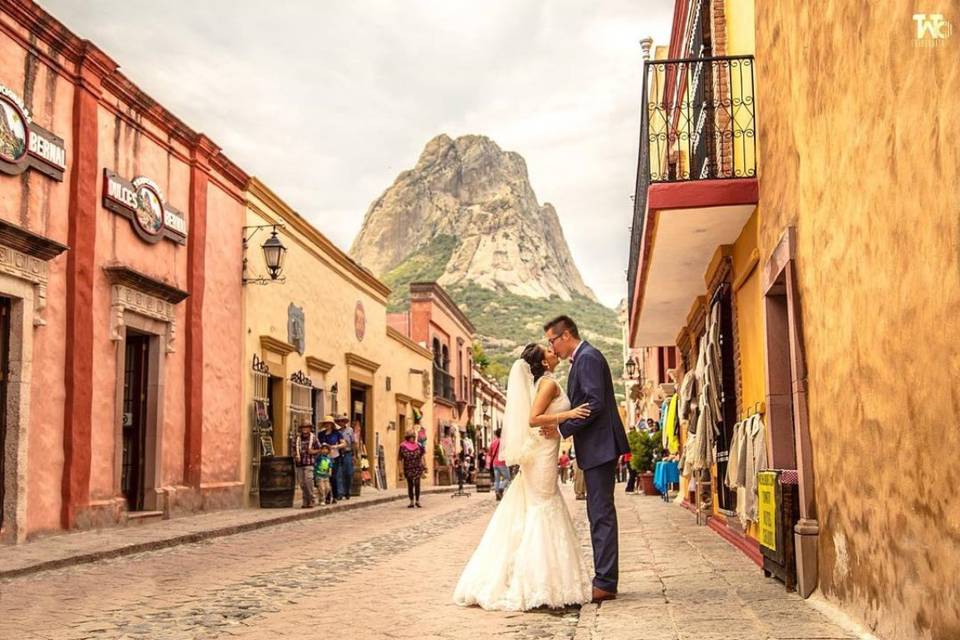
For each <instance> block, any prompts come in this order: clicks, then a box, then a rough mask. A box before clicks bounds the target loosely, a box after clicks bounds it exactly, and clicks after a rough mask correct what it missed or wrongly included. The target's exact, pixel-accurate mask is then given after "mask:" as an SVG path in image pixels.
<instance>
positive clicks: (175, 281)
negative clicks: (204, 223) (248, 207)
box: [0, 4, 246, 535]
mask: <svg viewBox="0 0 960 640" xmlns="http://www.w3.org/2000/svg"><path fill="white" fill-rule="evenodd" d="M39 25H43V26H42V27H40V26H39ZM31 30H32V32H31ZM28 48H32V50H33V51H38V52H39V53H40V55H37V54H31V55H30V57H29V60H28V56H27V54H26V51H27V49H28ZM84 55H89V56H91V58H96V62H95V63H94V64H92V65H90V66H88V67H84V69H85V70H86V71H85V73H86V74H88V79H91V77H92V76H97V77H96V78H93V82H94V84H96V83H100V82H102V88H103V94H102V96H101V97H100V99H99V106H98V107H97V108H96V116H95V118H94V117H93V115H92V114H93V110H88V111H87V112H85V113H89V114H91V117H89V118H87V117H85V116H84V117H81V118H80V122H79V126H80V130H81V131H90V132H91V133H93V134H94V137H95V138H96V140H97V154H96V165H97V166H96V169H97V172H98V173H97V176H96V180H97V184H98V185H100V184H101V182H102V172H103V169H104V168H107V169H110V170H112V171H115V172H116V173H118V174H119V175H120V176H121V177H123V178H125V179H128V180H129V179H132V178H134V177H136V176H140V175H143V176H146V177H149V178H150V179H151V180H153V181H154V182H155V183H157V185H159V187H160V188H161V190H162V191H163V196H164V200H165V201H166V202H167V203H169V204H171V205H172V206H173V207H175V208H176V209H178V210H180V211H182V212H183V213H184V215H185V216H187V218H188V219H187V227H188V242H189V241H190V236H189V232H190V220H189V217H190V204H191V203H190V158H191V154H192V153H193V147H194V146H197V145H199V144H200V142H199V140H200V138H199V136H198V134H196V133H195V132H193V131H192V130H190V129H189V128H188V127H187V126H186V125H185V124H184V123H182V122H180V121H179V120H177V119H176V118H175V116H173V115H172V114H170V113H169V112H167V111H166V110H165V109H163V107H162V106H161V105H159V104H158V103H155V102H154V101H152V99H150V98H149V97H146V96H143V94H142V93H141V92H140V90H139V89H138V88H137V87H135V86H134V85H132V83H131V82H130V81H129V80H128V79H126V78H125V77H123V76H122V75H120V74H119V73H117V72H116V71H114V70H112V69H113V67H112V66H111V62H112V61H110V60H109V59H108V58H106V57H105V56H103V54H102V53H100V52H99V51H97V50H96V48H95V47H94V46H93V45H89V43H84V42H82V41H81V40H80V39H79V38H77V37H76V36H75V35H74V34H72V33H70V32H69V30H67V29H66V28H65V27H63V26H62V25H60V24H59V23H57V22H56V20H55V19H54V18H52V17H51V16H49V15H48V14H45V13H44V12H43V10H42V9H41V8H39V7H37V6H36V5H27V4H25V5H19V4H18V5H11V6H10V7H7V6H5V8H4V10H3V11H0V83H2V84H3V85H5V86H6V87H8V88H9V89H11V90H12V91H14V92H16V93H18V94H20V95H21V97H22V98H23V100H24V102H25V104H26V106H27V108H28V109H29V111H30V113H31V115H32V117H33V120H34V121H35V122H37V123H38V124H39V125H40V126H42V127H44V128H45V129H47V130H49V131H51V132H53V133H54V134H55V135H57V136H59V137H61V138H63V139H64V142H65V147H66V153H67V169H66V172H65V175H64V180H63V182H58V181H56V180H53V179H51V178H49V177H47V176H44V175H42V174H40V173H38V172H36V171H32V170H28V171H27V172H25V173H23V174H22V175H19V176H9V175H6V174H0V218H2V219H3V220H6V221H9V222H12V223H14V224H17V225H19V226H21V227H24V228H26V229H28V230H30V231H32V232H34V233H37V234H40V235H42V236H45V237H47V238H49V239H52V240H55V241H57V242H60V243H63V244H69V242H70V241H69V238H70V237H71V232H70V228H69V224H70V219H71V218H70V213H69V212H70V210H71V209H70V208H71V207H75V206H76V205H77V202H80V201H79V200H77V201H72V200H71V198H72V197H73V196H72V195H71V194H73V193H78V192H79V193H84V191H83V190H82V189H83V187H79V188H78V187H77V184H78V183H80V184H82V185H84V186H86V187H89V185H90V184H91V180H92V179H93V176H92V171H89V170H88V171H86V172H84V173H83V175H80V174H77V176H76V178H78V179H77V180H75V181H74V182H71V172H72V164H73V162H72V161H73V159H74V154H75V153H76V152H77V151H78V150H77V149H75V148H74V147H75V145H74V144H73V135H74V131H75V126H77V123H75V122H74V119H75V117H77V113H78V111H76V109H75V104H74V103H75V98H76V95H77V94H76V90H75V87H74V84H73V82H74V81H75V76H74V74H75V73H77V72H78V70H79V69H80V68H81V59H82V56H84ZM90 74H92V76H91V75H90ZM98 74H103V76H102V77H100V76H99V75H98ZM121 114H122V115H121ZM86 139H87V140H90V139H91V138H90V136H88V137H87V138H86ZM206 144H209V141H207V143H206ZM210 149H212V151H211V152H212V154H213V155H214V156H215V161H214V162H213V168H211V169H210V175H211V179H210V183H209V189H208V194H207V201H208V205H207V206H208V213H207V215H208V229H207V237H206V242H205V244H204V246H205V247H206V260H205V262H204V264H203V265H202V268H203V269H204V270H205V273H204V275H203V278H205V280H206V287H205V292H206V297H205V301H204V306H203V309H202V310H201V314H202V319H203V323H204V326H205V328H206V331H204V334H203V335H204V339H205V341H206V343H205V344H204V349H203V351H204V356H205V360H204V362H203V367H202V369H203V370H202V384H203V388H204V401H205V403H206V404H205V405H203V406H202V407H201V411H202V416H203V434H204V438H205V442H204V445H203V447H202V451H203V459H202V469H203V474H204V477H203V480H204V482H229V481H236V480H238V479H239V464H240V450H241V446H240V445H241V438H242V437H243V435H245V432H244V431H243V430H242V428H241V419H240V404H241V379H240V377H239V375H238V371H239V370H240V368H239V367H240V364H241V360H242V341H241V337H242V336H241V331H242V330H241V323H242V316H241V302H240V301H241V286H240V272H241V262H242V256H241V243H240V227H241V225H242V218H243V212H244V206H243V202H242V197H241V195H242V190H243V188H244V186H245V183H246V175H245V174H244V173H243V172H242V171H241V170H240V169H238V168H237V167H235V166H233V165H232V164H231V163H230V162H229V160H227V159H225V158H223V157H222V156H218V155H217V153H218V152H217V150H216V148H215V146H214V147H209V148H208V150H210ZM80 151H82V150H80ZM92 165H93V161H92V160H91V162H90V163H89V164H88V165H87V166H88V167H92ZM86 193H88V194H89V193H90V191H89V189H88V190H87V191H86ZM101 199H102V197H101V188H100V187H99V186H98V187H97V189H96V203H93V202H91V201H88V200H87V199H86V198H84V199H83V203H85V205H86V206H87V207H88V208H87V210H88V211H92V209H90V208H89V207H90V206H95V207H96V208H95V214H96V215H95V220H94V225H95V235H96V241H95V247H94V249H93V253H92V256H91V253H89V251H88V252H86V253H83V254H82V255H85V256H87V257H88V259H92V262H93V265H94V268H93V273H92V282H93V300H92V318H93V319H92V323H93V326H92V333H93V345H92V349H93V367H92V370H91V372H90V374H89V376H83V379H82V380H79V381H77V382H75V384H74V388H76V387H77V385H82V386H86V385H89V386H87V390H91V391H92V397H93V402H92V406H91V407H90V413H89V416H88V417H89V419H90V434H89V439H86V437H83V439H82V441H81V442H79V444H76V443H75V444H74V446H73V447H72V449H71V447H70V446H68V444H67V443H66V442H65V438H64V432H65V426H66V427H67V429H68V430H69V429H70V428H71V425H74V424H79V423H80V422H81V421H83V420H85V419H86V417H85V416H84V415H83V411H84V409H83V406H82V403H79V404H77V405H76V408H77V410H79V411H80V414H79V415H80V420H74V421H71V423H70V424H68V425H65V415H67V412H66V410H65V405H66V402H67V394H66V383H65V371H66V370H67V369H68V368H69V367H68V365H69V363H68V362H67V361H66V358H67V357H68V350H67V345H66V339H67V338H66V336H67V330H68V327H69V326H70V325H69V320H70V319H68V318H67V299H68V291H67V283H68V282H74V281H76V280H72V279H71V278H77V275H76V274H77V271H76V270H74V272H73V275H72V276H71V274H69V273H68V272H67V263H68V256H69V255H71V254H69V252H67V253H64V254H62V255H60V256H59V257H57V258H54V259H52V260H51V261H50V262H49V263H48V266H49V282H48V286H47V306H46V309H45V310H44V311H43V317H44V318H45V319H46V322H47V325H46V326H43V327H37V328H35V329H33V330H32V333H31V337H32V371H31V378H30V380H25V382H28V383H29V385H30V393H31V400H30V416H29V424H28V425H27V429H26V433H27V438H28V440H29V441H28V443H27V446H28V456H29V460H27V463H26V470H27V488H26V501H27V512H26V522H25V523H22V522H21V523H20V524H22V525H24V527H25V529H26V532H27V534H28V535H34V534H36V533H40V532H43V531H48V530H53V529H59V528H60V527H61V526H62V525H63V522H64V521H65V520H64V518H67V521H69V522H74V521H73V520H72V517H71V516H66V515H65V511H64V510H63V505H64V498H63V496H64V493H63V491H64V481H65V469H66V468H67V467H66V466H65V464H66V463H65V459H66V457H67V454H69V455H70V456H71V457H70V460H73V461H74V467H73V468H77V465H78V464H79V465H80V467H79V468H81V469H83V470H85V469H86V464H87V463H86V458H85V452H86V451H89V452H90V459H89V472H90V478H89V487H87V486H86V481H85V479H84V476H85V471H84V472H81V473H79V474H77V475H75V476H73V475H71V476H70V478H69V481H70V484H71V487H73V486H74V484H76V485H77V487H79V489H78V491H77V492H76V496H75V499H74V501H72V502H71V504H73V505H75V506H77V507H79V508H81V509H82V508H83V507H85V506H87V505H86V501H88V500H89V502H109V501H112V500H116V499H117V498H119V491H118V487H117V486H116V477H117V473H116V471H117V470H116V469H115V459H116V455H117V451H118V448H119V446H120V443H118V442H117V441H116V432H117V426H118V422H117V421H118V416H119V407H117V406H116V405H117V399H116V398H117V388H118V374H119V373H120V372H118V371H117V352H118V349H119V346H120V343H118V342H114V341H113V340H111V328H112V322H113V319H112V317H111V316H112V313H111V285H110V283H109V281H108V280H107V277H106V275H105V274H104V272H103V270H102V268H103V267H104V266H106V265H110V264H117V263H119V264H122V265H124V266H126V267H129V268H132V269H134V270H136V271H139V272H141V273H143V274H146V275H148V276H150V277H151V278H153V279H156V280H160V281H162V282H164V283H166V284H169V285H172V286H173V287H176V288H178V289H183V290H188V291H189V287H190V279H189V277H188V276H189V274H188V272H187V252H188V247H187V246H184V245H178V244H175V243H173V242H170V241H168V240H165V239H164V240H161V241H160V242H158V243H156V244H152V245H151V244H148V243H146V242H144V241H143V240H141V239H140V237H139V236H137V235H136V234H135V233H134V231H133V229H132V227H131V223H130V221H129V220H127V219H126V218H124V217H121V216H119V215H117V214H115V213H113V212H111V211H109V210H107V209H105V208H104V207H103V206H102V204H101ZM86 228H89V227H86ZM77 255H80V254H77ZM86 273H88V272H86ZM83 277H86V276H83ZM81 279H82V278H81ZM201 280H202V278H201ZM87 282H89V280H87ZM3 293H4V292H3V291H2V290H0V295H3ZM88 304H89V303H88ZM90 308H91V307H86V309H90ZM175 316H176V328H177V333H176V340H175V342H174V349H175V351H174V353H169V354H167V353H163V352H162V351H163V350H162V349H161V355H160V357H161V358H162V362H163V365H162V369H163V374H164V376H163V379H162V381H161V384H162V391H163V392H162V397H160V398H159V402H160V403H161V405H162V407H161V415H162V422H161V423H160V424H159V425H158V429H159V430H160V432H161V433H160V442H161V448H160V450H159V451H158V453H157V461H158V464H159V466H160V470H159V475H160V483H161V488H163V487H168V488H173V487H175V486H178V485H182V484H183V480H184V441H185V424H186V414H185V397H184V396H185V387H184V381H185V377H186V366H187V365H186V354H185V339H184V338H185V330H186V325H187V317H186V303H185V302H181V303H179V304H178V305H176V307H175ZM71 317H73V316H71ZM87 322H88V323H89V319H88V320H87ZM86 326H87V327H89V326H90V325H89V324H87V325H86ZM87 362H88V363H89V361H87ZM80 370H82V367H81V369H80ZM197 379H198V380H200V379H201V376H199V375H198V376H197ZM71 406H74V405H71ZM71 415H72V414H71ZM72 432H73V433H77V434H81V435H82V434H83V433H84V430H83V429H78V430H75V431H72ZM78 452H79V453H78ZM8 472H12V470H9V469H8ZM67 475H70V474H67ZM87 489H88V490H89V491H88V492H87V491H86V490H87ZM7 498H10V496H7Z"/></svg>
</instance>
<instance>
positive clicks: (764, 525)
mask: <svg viewBox="0 0 960 640" xmlns="http://www.w3.org/2000/svg"><path fill="white" fill-rule="evenodd" d="M777 507H778V505H777V472H776V471H760V472H758V473H757V518H758V520H759V522H758V524H759V527H760V544H762V545H763V546H765V547H766V548H768V549H770V550H771V551H776V550H777Z"/></svg>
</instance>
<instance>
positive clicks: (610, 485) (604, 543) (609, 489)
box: [582, 460, 620, 593]
mask: <svg viewBox="0 0 960 640" xmlns="http://www.w3.org/2000/svg"><path fill="white" fill-rule="evenodd" d="M616 472H617V461H616V460H611V461H610V462H607V463H605V464H602V465H600V466H599V467H594V468H592V469H586V470H584V471H583V472H582V473H583V474H584V479H585V480H586V481H587V518H588V519H589V520H590V538H591V541H592V542H593V569H594V574H595V577H594V579H593V586H595V587H597V588H598V589H603V590H604V591H610V592H613V593H616V591H617V580H618V578H619V573H620V571H619V555H620V549H619V547H620V535H619V531H618V529H617V510H616V507H615V506H614V503H613V492H614V489H615V488H616Z"/></svg>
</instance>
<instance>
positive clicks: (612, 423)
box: [541, 316, 630, 602]
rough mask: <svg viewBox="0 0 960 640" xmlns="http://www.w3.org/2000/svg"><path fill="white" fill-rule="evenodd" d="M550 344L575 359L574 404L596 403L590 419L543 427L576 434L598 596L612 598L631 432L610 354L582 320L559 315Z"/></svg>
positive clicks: (550, 327)
mask: <svg viewBox="0 0 960 640" xmlns="http://www.w3.org/2000/svg"><path fill="white" fill-rule="evenodd" d="M543 331H544V334H545V335H546V338H547V342H549V343H550V347H551V348H552V349H553V350H554V352H555V353H556V354H557V355H558V356H560V357H561V358H570V376H569V379H568V380H567V395H568V396H570V404H571V405H572V406H574V407H579V406H580V405H582V404H585V403H586V404H589V405H590V415H589V416H587V417H586V418H579V419H576V420H567V421H566V422H563V423H561V424H560V425H558V426H547V427H543V428H542V429H541V432H542V433H543V435H545V436H547V437H558V435H557V434H558V432H559V434H560V435H562V436H563V437H564V438H569V437H570V436H573V444H574V447H576V449H577V463H578V464H579V465H580V468H581V469H582V470H583V474H584V479H585V480H586V482H587V518H588V519H589V520H590V538H591V540H592V542H593V566H594V574H595V577H594V579H593V601H594V602H601V601H603V600H612V599H613V598H615V597H616V594H617V579H618V574H619V542H620V541H619V534H618V531H617V509H616V507H615V506H614V502H613V493H614V488H615V485H616V478H615V473H616V468H617V460H619V459H620V456H621V455H623V454H625V453H627V452H628V451H630V448H629V447H628V446H627V433H626V431H625V430H624V428H623V422H622V421H621V420H620V413H619V412H618V411H617V400H616V397H615V396H614V393H613V376H611V375H610V365H608V364H607V360H606V358H604V357H603V354H602V353H600V352H599V351H598V350H597V349H595V348H594V347H593V346H591V345H590V344H589V343H587V342H584V341H582V340H580V331H579V330H578V329H577V324H576V323H575V322H574V321H573V320H572V319H571V318H570V317H568V316H558V317H556V318H554V319H553V320H551V321H550V322H548V323H547V324H545V325H544V326H543Z"/></svg>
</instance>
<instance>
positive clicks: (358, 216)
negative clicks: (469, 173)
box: [40, 0, 673, 306]
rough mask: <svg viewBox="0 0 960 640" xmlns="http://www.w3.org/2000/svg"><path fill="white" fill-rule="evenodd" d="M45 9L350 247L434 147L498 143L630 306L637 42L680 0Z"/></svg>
mask: <svg viewBox="0 0 960 640" xmlns="http://www.w3.org/2000/svg"><path fill="white" fill-rule="evenodd" d="M40 1H41V4H43V6H44V7H45V8H47V9H48V10H49V11H50V12H51V13H53V14H54V15H55V16H56V17H57V18H58V19H60V20H61V21H63V22H64V23H65V24H66V25H67V27H69V28H70V29H72V30H73V31H75V32H76V33H78V34H79V35H81V36H83V37H85V38H89V39H90V40H93V41H94V42H96V43H97V44H98V45H99V46H100V47H101V48H103V49H104V50H105V51H106V52H107V53H108V54H109V55H110V56H112V57H113V58H114V59H115V60H116V61H117V63H119V64H120V66H121V68H122V69H123V71H124V72H125V73H126V74H127V75H128V76H129V77H130V78H131V79H132V80H133V81H134V82H135V83H137V84H138V85H139V86H140V87H141V88H142V89H143V90H144V91H146V92H147V93H148V94H150V95H151V96H152V97H153V98H155V99H156V100H158V101H160V102H161V103H162V104H164V105H165V106H166V107H167V108H168V109H170V110H171V111H172V112H173V113H175V114H176V115H177V116H179V117H180V118H182V119H183V120H185V121H186V122H187V123H188V124H189V125H190V126H191V127H193V128H194V129H197V130H199V131H203V132H204V133H206V134H207V135H209V136H210V137H211V138H213V140H214V141H215V142H216V143H217V144H219V145H220V146H221V147H222V148H223V149H224V152H225V153H226V154H227V155H228V156H230V158H231V159H233V160H234V161H235V162H237V163H238V164H239V165H240V166H241V167H243V168H244V170H246V171H247V172H248V173H250V174H252V175H256V176H259V177H260V178H261V179H263V180H264V181H265V182H266V183H267V184H268V185H270V186H271V188H273V189H274V190H275V191H276V192H277V193H278V194H280V196H281V197H282V198H284V199H285V200H286V201H287V202H289V203H290V204H291V205H292V206H293V207H294V208H295V209H297V210H298V211H299V212H300V213H301V214H303V215H304V216H305V217H306V218H308V219H309V220H310V221H311V222H313V223H314V225H316V227H317V228H319V229H320V230H321V231H322V232H323V233H325V234H326V235H327V236H328V237H330V238H331V240H333V241H334V242H335V243H336V244H337V245H339V246H340V247H341V248H343V249H347V248H348V247H349V246H350V243H351V241H352V240H353V238H354V236H355V235H356V233H357V231H358V230H359V229H360V225H361V223H362V221H363V215H364V214H365V213H366V210H367V207H368V206H369V204H370V203H371V202H372V201H373V200H374V199H375V198H377V197H378V196H379V195H380V194H381V193H382V192H383V191H384V189H386V188H387V187H388V186H389V185H390V184H391V183H392V182H393V180H394V178H395V177H396V175H397V174H398V173H399V172H400V171H403V170H404V169H407V168H410V167H412V166H413V164H414V163H415V162H416V159H417V157H418V156H419V154H420V151H421V150H422V149H423V146H424V145H425V144H426V142H427V141H428V140H429V139H430V138H432V137H433V136H435V135H437V134H439V133H447V134H448V135H450V136H454V137H455V136H458V135H463V134H467V133H476V134H484V135H487V136H490V137H491V138H493V139H494V140H495V141H496V142H497V143H498V144H499V145H500V146H501V147H503V148H504V149H507V150H511V151H517V152H519V153H520V154H521V155H523V156H524V157H525V158H526V160H527V166H528V168H529V171H530V179H531V183H532V185H533V189H534V191H535V192H536V194H537V197H538V199H539V200H540V201H541V202H552V203H553V204H554V206H555V207H556V209H557V213H558V214H559V216H560V220H561V222H562V224H563V228H564V232H565V234H566V237H567V241H568V243H569V244H570V249H571V251H572V252H573V256H574V259H575V260H576V261H577V264H578V266H579V267H580V271H581V272H582V273H583V276H584V279H585V280H586V282H587V284H588V285H590V286H591V287H593V289H594V290H595V291H596V292H597V295H598V296H599V297H600V299H601V300H602V301H603V302H604V303H606V304H608V305H610V306H614V305H616V304H617V302H618V301H619V300H620V298H622V297H623V296H624V290H625V288H626V285H625V276H624V269H625V268H626V258H627V249H628V247H627V244H628V231H627V229H628V227H629V225H630V216H631V206H632V205H631V201H630V195H631V194H632V192H633V182H634V175H635V171H636V154H637V140H638V136H639V131H638V126H639V115H638V114H639V102H640V71H641V51H640V46H639V45H638V44H637V43H638V41H639V40H640V38H642V37H644V36H648V35H649V36H652V37H653V38H654V40H655V42H656V43H657V44H662V43H664V42H665V41H666V39H667V37H668V35H669V28H670V18H671V14H672V5H673V2H672V0H642V1H641V0H589V1H588V0H473V1H471V2H464V1H460V0H435V1H427V0H423V1H409V0H382V1H381V0H351V1H350V2H345V1H339V2H338V1H334V0H323V1H318V0H283V1H282V2H281V1H280V0H272V1H269V2H268V1H253V0H190V1H182V0H160V1H158V0H149V1H146V0H40Z"/></svg>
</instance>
